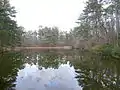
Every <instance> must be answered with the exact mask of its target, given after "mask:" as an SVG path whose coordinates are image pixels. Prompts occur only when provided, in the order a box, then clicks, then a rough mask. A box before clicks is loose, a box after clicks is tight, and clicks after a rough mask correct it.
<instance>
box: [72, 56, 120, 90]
mask: <svg viewBox="0 0 120 90" xmlns="http://www.w3.org/2000/svg"><path fill="white" fill-rule="evenodd" d="M71 63H72V64H73V65H74V67H75V70H76V73H77V76H76V78H77V80H78V82H79V85H80V86H82V87H83V90H119V89H120V67H119V65H120V61H119V60H108V59H105V58H104V59H101V57H100V56H97V55H96V56H95V55H94V56H93V55H92V54H90V55H88V54H86V55H84V56H83V58H82V59H81V58H79V59H75V60H74V62H71Z"/></svg>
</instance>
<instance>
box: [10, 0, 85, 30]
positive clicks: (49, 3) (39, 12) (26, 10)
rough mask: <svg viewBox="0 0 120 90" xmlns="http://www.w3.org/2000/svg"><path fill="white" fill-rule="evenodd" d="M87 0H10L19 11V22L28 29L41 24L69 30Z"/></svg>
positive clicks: (35, 27)
mask: <svg viewBox="0 0 120 90" xmlns="http://www.w3.org/2000/svg"><path fill="white" fill-rule="evenodd" d="M85 1H86V0H10V3H11V4H12V6H15V9H16V11H17V14H16V15H17V17H16V19H17V23H18V25H20V26H23V27H24V28H25V29H26V30H27V31H28V30H36V29H38V26H39V25H43V26H57V27H58V28H60V29H61V30H62V31H63V30H65V31H69V29H70V28H73V27H74V26H75V25H76V24H75V22H76V21H77V19H78V17H79V15H80V13H81V12H82V10H83V9H84V3H85Z"/></svg>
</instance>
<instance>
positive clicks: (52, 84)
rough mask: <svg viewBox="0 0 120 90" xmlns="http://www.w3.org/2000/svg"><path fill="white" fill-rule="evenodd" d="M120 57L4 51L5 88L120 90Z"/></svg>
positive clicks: (1, 79) (0, 80)
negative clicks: (118, 58) (119, 58)
mask: <svg viewBox="0 0 120 90" xmlns="http://www.w3.org/2000/svg"><path fill="white" fill-rule="evenodd" d="M119 66H120V60H114V59H108V58H107V57H106V58H102V57H101V56H98V55H94V54H93V53H90V52H83V51H82V52H81V51H77V50H63V51H62V50H61V51H59V50H46V51H41V52H38V51H36V52H35V51H24V52H5V53H1V54H0V89H1V90H119V89H120V67H119Z"/></svg>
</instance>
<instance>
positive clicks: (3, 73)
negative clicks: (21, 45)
mask: <svg viewBox="0 0 120 90" xmlns="http://www.w3.org/2000/svg"><path fill="white" fill-rule="evenodd" d="M21 67H22V56H21V54H20V53H15V52H6V53H4V54H0V89H1V90H11V89H12V88H13V87H15V84H14V82H15V81H16V76H17V72H18V70H19V69H20V68H21ZM12 90H13V89H12Z"/></svg>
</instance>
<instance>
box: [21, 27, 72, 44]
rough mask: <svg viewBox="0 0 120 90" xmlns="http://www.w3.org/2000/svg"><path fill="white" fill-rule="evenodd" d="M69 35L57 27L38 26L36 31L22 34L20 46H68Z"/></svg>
mask: <svg viewBox="0 0 120 90" xmlns="http://www.w3.org/2000/svg"><path fill="white" fill-rule="evenodd" d="M70 37H71V36H70V35H69V33H67V32H65V31H64V32H62V31H60V30H59V28H57V27H43V26H39V28H38V30H36V31H28V32H24V34H23V35H22V38H21V45H22V46H56V45H57V46H58V45H60V46H62V45H70V43H71V41H70Z"/></svg>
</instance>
